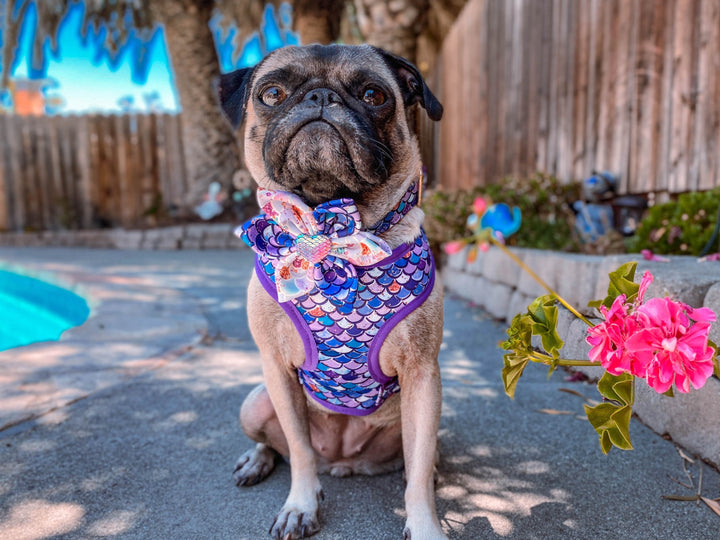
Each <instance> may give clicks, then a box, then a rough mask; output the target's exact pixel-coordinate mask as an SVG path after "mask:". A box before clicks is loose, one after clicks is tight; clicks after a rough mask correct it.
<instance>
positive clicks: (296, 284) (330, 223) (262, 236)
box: [235, 189, 392, 305]
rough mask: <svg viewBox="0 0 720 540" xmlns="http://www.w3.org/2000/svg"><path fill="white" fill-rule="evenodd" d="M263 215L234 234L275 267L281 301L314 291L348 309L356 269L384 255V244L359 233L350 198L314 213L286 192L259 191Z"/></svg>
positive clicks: (354, 288) (386, 251) (386, 250)
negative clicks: (316, 290)
mask: <svg viewBox="0 0 720 540" xmlns="http://www.w3.org/2000/svg"><path fill="white" fill-rule="evenodd" d="M257 196H258V203H259V204H260V208H261V210H262V211H263V212H264V214H261V215H259V216H256V217H254V218H253V219H251V220H250V221H248V222H247V223H245V224H244V225H243V226H242V227H240V228H238V229H237V230H236V233H235V234H236V235H237V236H239V237H240V238H241V239H242V240H243V241H244V242H245V243H246V244H247V245H248V246H250V247H251V248H252V249H253V250H254V251H255V252H256V253H258V254H259V255H261V256H265V257H267V258H268V259H269V260H270V261H271V263H272V265H273V268H274V269H275V284H276V287H277V295H278V301H279V302H287V301H288V300H292V299H293V298H298V297H300V296H303V295H305V294H308V293H310V292H312V291H313V290H314V289H315V288H316V287H317V288H318V289H319V290H320V292H321V293H322V294H323V295H324V296H327V297H328V298H331V299H332V300H333V303H335V304H338V305H348V304H349V305H352V304H353V302H354V301H355V295H356V293H357V288H358V279H357V272H356V270H355V265H357V266H370V265H372V264H376V263H378V262H380V261H382V260H383V259H385V258H386V257H388V256H389V255H390V254H391V253H392V250H391V249H390V246H388V245H387V244H386V243H385V241H383V240H382V239H380V238H378V237H377V236H375V235H374V234H372V233H369V232H367V231H362V230H360V229H361V227H362V223H361V221H360V213H359V212H358V209H357V206H355V202H354V201H353V200H352V199H336V200H333V201H329V202H326V203H322V204H320V205H319V206H317V208H315V210H313V209H312V208H310V207H309V206H307V205H306V204H305V203H304V202H302V200H301V199H300V197H298V196H297V195H293V194H292V193H287V192H284V191H271V190H266V189H259V190H258V194H257Z"/></svg>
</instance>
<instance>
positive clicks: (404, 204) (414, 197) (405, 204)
mask: <svg viewBox="0 0 720 540" xmlns="http://www.w3.org/2000/svg"><path fill="white" fill-rule="evenodd" d="M421 186H422V177H421V178H420V179H419V180H417V181H416V182H413V183H412V185H411V186H410V187H409V188H408V190H407V191H406V192H405V195H403V197H402V199H400V201H399V202H398V203H397V204H396V205H395V208H393V209H392V210H390V211H389V212H388V213H387V214H386V215H385V217H384V218H382V219H381V220H380V221H378V222H377V223H376V224H375V225H374V226H373V227H369V228H368V229H367V230H368V231H370V232H372V233H373V234H382V233H384V232H386V231H387V230H388V229H390V227H392V226H393V225H395V224H396V223H398V222H399V221H400V220H401V219H402V218H404V217H405V216H406V215H407V213H408V212H410V210H412V209H413V208H415V206H417V204H418V202H419V201H420V193H421Z"/></svg>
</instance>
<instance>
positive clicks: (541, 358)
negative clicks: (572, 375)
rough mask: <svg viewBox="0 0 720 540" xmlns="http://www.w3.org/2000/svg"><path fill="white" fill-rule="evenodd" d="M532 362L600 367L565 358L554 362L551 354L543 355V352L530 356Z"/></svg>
mask: <svg viewBox="0 0 720 540" xmlns="http://www.w3.org/2000/svg"><path fill="white" fill-rule="evenodd" d="M530 360H532V361H533V362H537V363H540V364H551V363H553V362H554V363H555V365H558V366H571V367H581V366H599V365H600V364H598V363H597V362H591V361H589V360H567V359H565V358H558V359H557V360H554V359H553V357H552V356H550V355H549V354H543V353H541V352H535V353H533V354H531V355H530Z"/></svg>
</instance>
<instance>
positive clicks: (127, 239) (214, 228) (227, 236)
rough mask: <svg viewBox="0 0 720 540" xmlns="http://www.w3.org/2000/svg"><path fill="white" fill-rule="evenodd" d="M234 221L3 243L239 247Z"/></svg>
mask: <svg viewBox="0 0 720 540" xmlns="http://www.w3.org/2000/svg"><path fill="white" fill-rule="evenodd" d="M236 226H237V225H233V224H230V223H193V224H189V225H177V226H174V227H163V228H157V229H145V230H125V229H96V230H84V231H44V232H38V233H11V232H5V233H0V246H7V247H40V246H55V247H58V246H61V247H89V248H105V249H151V250H153V249H155V250H157V249H162V250H172V249H237V248H241V247H243V246H244V244H243V243H242V241H240V240H239V239H238V238H236V237H235V236H234V235H233V234H232V233H233V230H234V229H235V227H236Z"/></svg>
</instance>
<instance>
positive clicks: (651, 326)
mask: <svg viewBox="0 0 720 540" xmlns="http://www.w3.org/2000/svg"><path fill="white" fill-rule="evenodd" d="M652 279H653V277H652V274H650V272H645V275H644V276H643V278H642V281H641V283H640V289H639V291H638V295H637V299H636V300H635V302H634V303H632V304H630V303H627V302H626V298H625V295H620V296H618V297H617V298H616V299H615V301H614V302H613V305H612V306H611V307H610V309H607V308H606V307H605V306H601V307H600V312H601V313H602V315H603V317H604V318H605V321H604V322H602V323H600V324H598V325H596V326H594V327H592V328H590V329H589V330H588V337H587V342H588V343H589V344H590V345H592V349H591V350H590V360H591V361H592V362H600V364H602V366H603V367H604V368H605V370H607V372H608V373H610V374H611V375H619V374H621V373H625V372H627V373H631V374H632V375H635V376H636V377H640V378H643V379H646V380H647V382H648V384H649V385H650V386H651V387H652V388H653V389H655V391H657V392H658V393H663V392H666V391H667V390H668V389H670V387H672V385H673V384H675V388H676V389H677V390H678V392H689V391H690V385H692V386H693V388H696V389H697V388H701V387H702V386H703V385H704V384H705V381H706V380H707V379H708V377H710V376H711V375H712V373H713V356H714V354H715V350H714V349H713V348H712V347H710V346H709V345H708V334H709V332H710V323H712V322H713V321H715V313H714V312H713V311H712V310H711V309H709V308H699V309H693V308H691V307H690V306H688V305H686V304H683V303H682V302H676V301H673V300H670V299H669V298H652V299H650V300H648V301H647V302H645V303H643V297H644V295H645V292H646V291H647V288H648V286H649V285H650V283H652Z"/></svg>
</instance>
